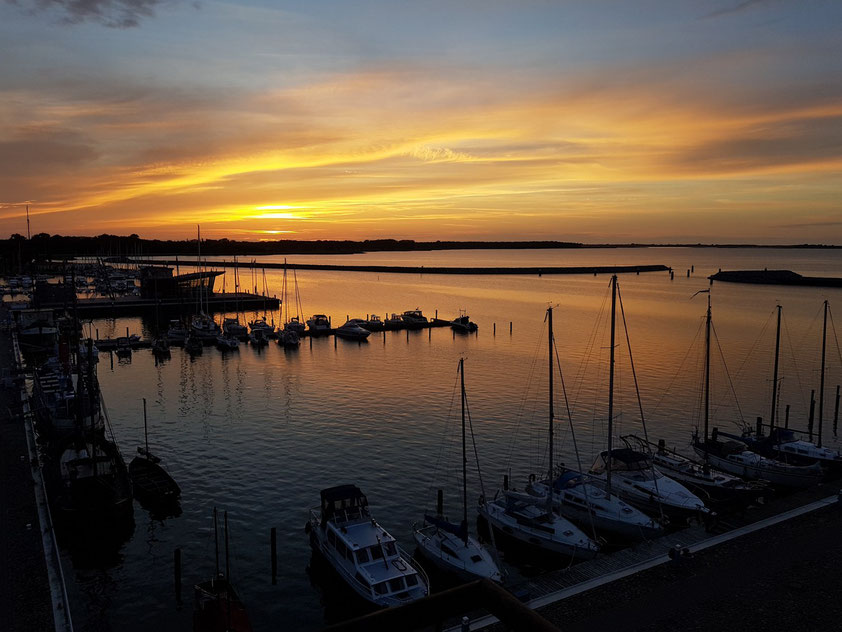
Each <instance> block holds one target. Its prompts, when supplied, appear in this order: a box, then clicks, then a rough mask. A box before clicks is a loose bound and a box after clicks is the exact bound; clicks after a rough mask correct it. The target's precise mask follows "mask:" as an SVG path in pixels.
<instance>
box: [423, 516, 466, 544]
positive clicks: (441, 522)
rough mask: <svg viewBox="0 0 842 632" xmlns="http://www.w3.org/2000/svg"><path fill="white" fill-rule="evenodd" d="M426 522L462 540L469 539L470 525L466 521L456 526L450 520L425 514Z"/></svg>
mask: <svg viewBox="0 0 842 632" xmlns="http://www.w3.org/2000/svg"><path fill="white" fill-rule="evenodd" d="M424 521H425V522H428V523H429V524H431V525H433V526H435V527H438V528H439V529H441V530H442V531H447V532H448V533H452V534H453V535H455V536H456V537H458V538H460V539H461V540H466V539H467V538H468V523H467V522H465V521H464V520H463V521H462V522H460V523H459V524H454V523H452V522H450V521H448V520H445V519H444V518H439V517H437V516H431V515H429V514H424Z"/></svg>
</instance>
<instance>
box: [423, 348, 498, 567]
mask: <svg viewBox="0 0 842 632" xmlns="http://www.w3.org/2000/svg"><path fill="white" fill-rule="evenodd" d="M459 376H460V381H461V388H462V522H460V523H459V524H458V525H457V524H454V523H452V522H450V521H448V520H447V518H445V516H444V515H443V512H442V508H443V507H442V504H443V503H442V495H441V490H439V502H438V506H437V511H436V515H435V516H430V515H426V514H425V515H424V524H423V525H422V526H421V527H418V528H414V529H413V531H414V534H413V536H414V538H415V543H416V544H417V545H418V550H419V551H420V552H421V554H422V555H423V556H424V557H425V558H426V559H428V560H429V561H430V562H431V563H433V564H434V565H435V566H437V567H439V568H440V569H442V570H444V571H445V572H450V573H453V574H455V575H457V576H459V577H460V579H462V580H464V581H471V580H473V579H478V578H485V579H490V580H492V581H496V582H501V581H502V579H503V577H502V574H501V573H500V569H499V567H498V566H497V563H496V562H495V560H494V558H493V557H492V555H491V553H490V552H489V551H488V550H487V549H486V548H485V547H484V546H483V545H482V544H480V543H479V542H478V541H477V540H476V539H475V538H473V537H471V535H470V534H469V533H468V456H467V454H468V453H467V444H466V441H465V436H466V433H465V408H466V406H467V400H466V395H465V360H464V358H460V360H459Z"/></svg>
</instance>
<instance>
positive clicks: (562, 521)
mask: <svg viewBox="0 0 842 632" xmlns="http://www.w3.org/2000/svg"><path fill="white" fill-rule="evenodd" d="M547 323H548V328H549V355H550V366H551V367H552V349H553V308H552V307H549V308H547ZM552 388H553V371H552V370H550V411H549V412H550V414H549V441H548V448H549V449H548V451H549V469H548V478H549V479H550V480H552V478H553V473H554V469H553V423H554V413H553V399H552ZM479 513H480V515H481V516H482V517H483V518H485V520H487V521H488V524H489V526H490V527H491V528H493V529H497V530H498V531H501V532H502V533H505V534H506V535H508V536H510V537H512V538H514V539H515V540H518V541H519V542H521V543H524V544H526V545H530V546H533V547H536V548H538V549H541V550H542V551H547V552H551V553H557V554H561V555H564V556H569V557H570V558H571V559H572V560H587V559H591V558H593V557H595V556H596V554H597V553H598V552H599V545H598V544H597V543H596V542H594V541H593V540H591V539H590V538H589V537H588V536H587V535H585V534H584V532H582V531H581V530H580V529H579V528H578V527H576V526H575V525H573V523H572V522H570V521H569V520H567V519H566V518H563V517H562V516H560V515H558V514H557V513H556V512H555V510H554V508H553V498H552V495H550V494H548V495H546V497H545V498H543V499H542V498H539V497H537V496H534V495H531V494H528V493H524V492H516V491H513V490H504V492H503V495H502V496H499V495H498V496H496V497H495V498H494V499H493V500H491V501H483V500H480V504H479Z"/></svg>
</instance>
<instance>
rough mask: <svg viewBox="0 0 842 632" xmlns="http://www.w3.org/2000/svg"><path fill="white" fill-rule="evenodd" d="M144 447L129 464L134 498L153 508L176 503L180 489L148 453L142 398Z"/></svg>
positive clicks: (144, 410)
mask: <svg viewBox="0 0 842 632" xmlns="http://www.w3.org/2000/svg"><path fill="white" fill-rule="evenodd" d="M143 438H144V446H143V447H139V448H138V449H137V452H138V456H136V457H135V458H133V459H132V461H131V463H129V475H130V476H131V477H132V483H133V484H134V492H135V496H136V497H137V499H138V500H139V501H140V502H141V503H147V504H149V505H153V506H161V505H171V504H173V503H175V502H177V501H178V497H179V496H180V495H181V488H180V487H179V486H178V484H177V483H176V482H175V481H174V480H173V479H172V477H171V476H170V475H169V474H168V473H167V471H166V470H165V469H164V468H163V467H161V459H160V458H158V457H157V456H155V455H154V454H152V453H151V452H150V451H149V428H148V425H147V421H146V398H145V397H144V398H143Z"/></svg>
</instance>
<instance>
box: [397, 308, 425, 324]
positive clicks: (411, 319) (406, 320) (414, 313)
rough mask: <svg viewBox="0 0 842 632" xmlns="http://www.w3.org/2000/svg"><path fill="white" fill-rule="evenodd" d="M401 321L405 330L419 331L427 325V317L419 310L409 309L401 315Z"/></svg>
mask: <svg viewBox="0 0 842 632" xmlns="http://www.w3.org/2000/svg"><path fill="white" fill-rule="evenodd" d="M401 320H402V321H403V324H404V326H406V328H407V329H421V328H422V327H425V326H426V325H427V317H426V316H424V315H423V314H422V313H421V310H420V309H417V308H416V309H409V310H407V311H405V312H404V313H403V314H401Z"/></svg>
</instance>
